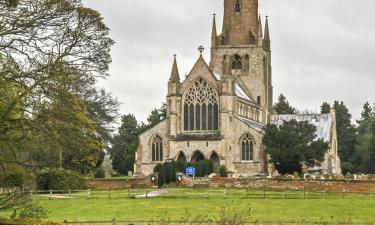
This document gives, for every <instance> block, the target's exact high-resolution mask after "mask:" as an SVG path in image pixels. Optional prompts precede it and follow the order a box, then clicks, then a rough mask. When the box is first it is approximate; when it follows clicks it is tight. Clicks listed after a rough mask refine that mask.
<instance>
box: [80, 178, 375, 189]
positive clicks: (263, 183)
mask: <svg viewBox="0 0 375 225" xmlns="http://www.w3.org/2000/svg"><path fill="white" fill-rule="evenodd" d="M86 182H87V186H88V188H90V189H93V190H108V189H128V188H151V187H152V186H153V185H152V183H151V179H150V177H145V178H130V179H87V180H86ZM181 186H182V187H201V188H259V189H263V188H264V187H266V188H267V189H268V190H301V191H302V190H306V191H327V192H373V193H375V180H368V181H362V180H293V179H249V178H218V177H217V178H195V179H192V178H189V177H186V176H184V177H183V182H182V183H181Z"/></svg>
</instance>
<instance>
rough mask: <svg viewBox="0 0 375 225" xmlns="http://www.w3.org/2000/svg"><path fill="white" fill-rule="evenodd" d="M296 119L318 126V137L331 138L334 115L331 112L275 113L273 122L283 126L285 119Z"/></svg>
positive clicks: (326, 139) (328, 139) (325, 139)
mask: <svg viewBox="0 0 375 225" xmlns="http://www.w3.org/2000/svg"><path fill="white" fill-rule="evenodd" d="M291 120H296V121H297V122H302V121H306V122H309V123H310V124H313V125H315V126H316V134H317V136H318V137H317V138H318V139H323V140H324V141H326V142H330V140H331V129H332V115H331V114H300V115H298V114H296V115H273V116H271V121H270V123H271V124H274V125H276V126H278V127H279V126H282V125H283V123H284V121H291Z"/></svg>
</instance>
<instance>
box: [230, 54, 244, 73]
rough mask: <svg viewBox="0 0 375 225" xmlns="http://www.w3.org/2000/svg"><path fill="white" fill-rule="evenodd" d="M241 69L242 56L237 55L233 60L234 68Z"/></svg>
mask: <svg viewBox="0 0 375 225" xmlns="http://www.w3.org/2000/svg"><path fill="white" fill-rule="evenodd" d="M240 69H242V62H241V57H240V56H239V55H235V56H234V57H233V60H232V70H240Z"/></svg>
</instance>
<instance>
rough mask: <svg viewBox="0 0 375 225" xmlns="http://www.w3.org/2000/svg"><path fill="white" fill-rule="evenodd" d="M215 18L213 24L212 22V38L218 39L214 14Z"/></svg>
mask: <svg viewBox="0 0 375 225" xmlns="http://www.w3.org/2000/svg"><path fill="white" fill-rule="evenodd" d="M213 16H214V19H213V22H212V34H211V37H212V38H216V37H217V31H216V14H215V13H214V14H213Z"/></svg>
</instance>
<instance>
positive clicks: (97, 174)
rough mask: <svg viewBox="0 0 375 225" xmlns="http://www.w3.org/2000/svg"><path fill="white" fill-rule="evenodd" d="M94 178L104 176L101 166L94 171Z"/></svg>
mask: <svg viewBox="0 0 375 225" xmlns="http://www.w3.org/2000/svg"><path fill="white" fill-rule="evenodd" d="M95 178H105V172H104V169H103V167H99V168H97V169H96V171H95Z"/></svg>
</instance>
